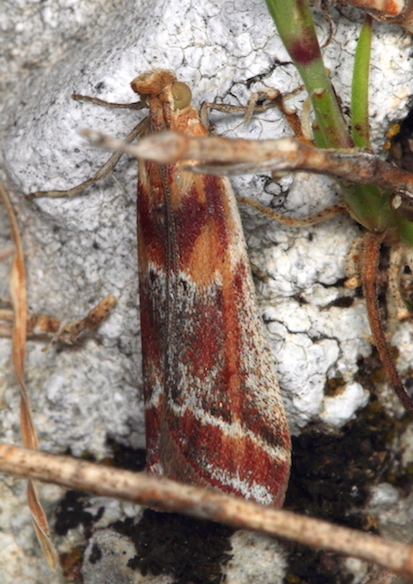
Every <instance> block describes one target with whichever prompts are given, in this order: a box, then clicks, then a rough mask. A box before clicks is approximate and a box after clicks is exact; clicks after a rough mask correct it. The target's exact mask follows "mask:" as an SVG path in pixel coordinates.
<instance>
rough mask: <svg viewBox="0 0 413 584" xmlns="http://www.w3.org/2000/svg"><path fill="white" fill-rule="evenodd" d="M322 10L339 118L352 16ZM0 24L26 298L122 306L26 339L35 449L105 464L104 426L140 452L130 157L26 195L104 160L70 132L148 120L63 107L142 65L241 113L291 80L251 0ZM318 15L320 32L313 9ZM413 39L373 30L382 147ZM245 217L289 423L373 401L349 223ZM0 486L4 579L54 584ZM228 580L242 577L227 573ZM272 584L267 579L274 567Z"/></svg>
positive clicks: (42, 304)
mask: <svg viewBox="0 0 413 584" xmlns="http://www.w3.org/2000/svg"><path fill="white" fill-rule="evenodd" d="M333 19H334V22H335V26H336V30H335V32H334V35H333V40H332V41H331V42H330V44H329V45H328V46H327V47H326V48H325V49H324V54H325V62H326V66H327V67H328V68H329V70H330V72H331V76H332V80H333V83H334V85H335V89H336V91H337V93H338V95H339V96H340V98H341V99H342V102H343V107H344V110H346V108H347V106H348V102H349V92H350V83H351V70H352V61H353V55H354V49H355V42H356V38H357V35H358V30H359V26H360V22H361V18H360V13H358V12H357V11H352V10H349V11H347V12H345V13H344V14H339V13H338V12H335V11H333ZM0 22H1V23H2V24H1V33H0V38H1V39H2V43H1V45H2V49H1V52H0V91H1V99H0V108H1V110H2V111H1V113H2V115H1V122H0V123H1V126H0V131H1V132H2V153H1V157H2V158H1V171H2V175H3V177H4V178H7V180H8V185H9V187H10V189H11V192H12V195H13V201H14V203H15V205H16V209H17V210H18V213H19V220H20V224H21V227H22V231H23V237H24V245H25V251H26V258H27V270H28V286H29V302H30V308H31V309H32V310H33V311H35V312H39V313H40V312H43V313H47V314H50V315H53V316H57V317H59V318H62V319H68V320H74V319H76V318H81V317H82V316H84V315H85V313H86V312H87V311H88V310H89V309H90V308H91V307H92V306H93V305H95V304H96V303H97V302H98V301H99V300H100V299H101V298H103V297H104V296H105V295H106V294H109V293H111V294H114V295H115V296H116V297H117V300H118V304H117V306H116V308H115V309H114V310H113V312H112V314H111V315H110V317H109V318H108V320H107V322H105V323H104V324H103V325H102V326H101V327H100V329H99V331H98V333H97V334H96V335H95V336H94V337H93V338H92V339H90V340H88V341H87V343H86V344H85V345H84V346H82V347H81V348H79V349H69V350H63V351H60V352H59V351H57V350H56V348H55V347H54V346H52V347H51V348H49V350H48V351H47V352H43V351H42V349H43V348H44V345H40V344H36V343H29V345H28V359H27V381H28V387H29V389H30V393H31V397H32V400H33V410H34V414H35V422H36V425H37V428H38V431H39V435H40V442H41V447H42V448H43V449H45V450H49V451H51V452H56V453H61V452H64V451H66V450H68V449H70V451H71V452H72V453H73V454H75V455H81V454H82V453H83V452H89V453H91V454H93V455H94V456H95V457H96V458H98V459H99V458H102V457H103V456H105V455H106V454H107V452H108V451H107V446H106V440H107V437H108V436H109V437H111V438H113V439H115V440H116V441H118V442H121V443H123V444H126V445H128V446H133V447H139V446H143V445H144V428H143V413H142V399H141V393H140V388H141V366H140V339H139V318H138V307H137V294H138V291H137V278H136V270H137V265H136V251H135V247H136V244H135V190H136V186H135V179H136V161H134V160H127V159H125V160H123V161H122V162H121V163H120V164H119V165H118V167H117V169H116V172H115V174H116V180H115V177H109V178H108V179H106V180H104V181H102V182H101V183H98V184H96V185H95V186H93V187H91V188H90V189H89V190H88V191H87V193H86V194H85V195H83V196H80V197H77V198H74V199H69V200H68V199H54V200H51V199H50V200H47V199H42V200H38V201H35V202H32V203H28V202H27V201H24V200H23V196H24V195H25V194H27V193H29V192H31V191H34V190H39V189H40V190H45V189H49V188H50V189H51V188H53V189H59V188H60V189H63V188H69V187H71V186H74V185H76V184H77V183H79V182H81V181H82V180H84V179H86V178H88V177H89V176H90V175H91V174H92V173H93V172H94V171H96V170H97V169H98V168H99V167H100V165H101V164H102V163H103V162H104V161H105V160H106V159H107V157H108V155H107V154H105V153H102V152H100V151H96V150H95V149H94V148H92V147H90V146H89V145H88V144H87V143H85V141H84V140H83V139H82V138H81V137H80V135H79V130H81V129H82V128H86V127H88V128H94V129H101V130H104V131H105V132H106V133H108V134H111V135H115V136H117V137H123V136H125V135H126V134H127V133H128V131H130V129H131V128H132V127H133V126H134V125H135V124H136V123H137V120H138V119H140V117H142V115H143V114H141V113H140V112H139V113H136V112H132V111H127V110H125V111H120V112H119V110H118V111H116V110H110V109H106V108H100V107H98V106H95V105H92V104H87V103H81V102H75V101H73V100H72V99H71V97H70V96H71V94H72V93H73V92H76V93H80V94H84V95H90V96H96V97H99V98H101V99H104V100H107V101H113V102H131V101H134V100H135V97H136V96H135V95H134V94H133V92H132V90H131V89H130V87H129V83H130V81H131V80H132V79H133V78H134V77H135V76H136V75H138V74H139V73H141V72H143V71H145V70H147V69H151V68H154V67H161V68H168V69H172V70H174V71H175V72H176V74H177V75H178V77H179V78H180V79H181V80H182V81H185V82H186V83H188V84H189V85H190V86H191V87H192V90H193V100H194V103H195V104H196V105H200V104H201V102H203V101H205V100H206V101H214V100H215V101H217V102H219V103H222V102H225V103H234V104H241V105H244V104H245V103H246V102H247V100H248V98H249V96H250V95H251V93H252V92H253V91H258V90H260V89H263V88H266V87H269V88H273V87H276V88H278V89H280V90H282V91H283V92H288V91H290V90H292V89H295V88H296V87H297V86H298V85H300V80H299V78H298V74H297V73H296V71H295V69H294V67H293V65H292V64H291V63H290V60H289V57H288V55H287V53H286V52H285V50H284V48H283V47H282V44H281V41H280V40H279V38H278V36H277V34H276V33H275V30H274V25H273V23H272V21H271V19H270V17H269V15H268V13H267V10H266V7H265V4H264V2H263V1H261V0H260V1H259V0H253V1H252V2H249V3H248V5H243V6H241V7H240V6H238V5H236V4H235V3H234V2H232V1H227V2H222V1H220V0H213V1H211V0H207V1H206V2H203V3H198V2H193V1H192V0H178V1H174V2H172V1H170V0H141V1H139V0H136V1H135V0H122V1H120V2H116V3H113V2H112V1H108V0H100V1H97V0H88V1H85V2H82V3H78V2H73V1H72V0H60V1H59V2H55V1H52V0H46V2H41V3H40V2H30V3H28V2H26V3H24V2H17V1H15V2H12V3H8V4H7V5H5V4H3V5H1V6H0ZM317 22H318V30H319V33H320V37H321V39H322V40H323V39H326V38H327V34H328V27H327V24H326V23H325V22H324V21H323V19H322V17H321V15H319V16H318V20H317ZM411 48H412V47H411V37H410V36H408V35H407V34H405V33H403V31H401V30H400V29H398V28H397V27H390V26H386V25H381V26H376V27H375V38H374V44H373V54H372V63H373V66H372V73H371V119H372V136H373V141H374V145H375V147H377V149H379V148H380V147H381V146H382V144H383V134H384V131H385V130H386V128H387V125H388V123H389V121H392V120H394V119H397V118H400V117H402V116H403V115H405V114H406V112H407V107H408V96H409V95H411V93H412V88H413V74H412V72H411V69H412V68H411V58H410V54H411ZM384 80H385V83H384ZM304 98H305V95H304V93H303V92H302V93H300V94H298V95H297V96H295V97H294V98H293V99H291V100H290V101H289V102H288V104H289V105H290V104H291V107H296V108H301V106H302V102H303V100H304ZM211 119H212V122H213V123H214V124H216V126H217V131H218V132H219V133H222V134H226V135H229V136H240V137H252V138H269V137H272V138H274V137H280V136H282V135H284V134H285V133H286V132H288V128H287V125H286V122H285V120H284V119H283V118H282V116H281V115H280V113H279V112H278V110H276V109H274V110H270V111H268V112H266V113H265V114H260V115H257V116H255V117H254V118H253V120H252V121H251V122H250V123H249V125H248V126H244V125H243V121H242V117H240V116H228V115H226V114H221V113H220V114H218V113H214V112H213V113H212V114H211ZM234 188H235V190H236V191H237V192H239V193H240V194H243V195H247V196H252V197H257V198H258V199H259V200H260V201H261V202H263V203H265V204H270V205H271V206H273V207H274V208H276V209H277V210H280V211H282V212H285V213H286V214H290V215H293V216H295V217H301V216H307V215H308V214H311V213H314V212H315V211H318V210H320V208H324V207H326V206H328V205H329V204H331V203H332V202H334V201H335V200H336V197H337V189H336V187H335V185H334V183H333V182H332V181H331V180H328V179H325V178H324V177H315V176H308V175H304V174H298V175H296V176H295V177H291V176H287V177H284V178H283V179H281V180H279V181H278V182H276V181H273V180H272V179H271V178H270V177H269V176H264V175H258V176H256V175H254V176H247V177H241V178H238V179H236V180H234ZM242 211H243V218H244V220H245V230H246V238H247V242H248V246H249V249H250V253H251V260H252V262H253V264H254V265H255V266H258V268H259V269H260V270H261V271H262V272H263V273H264V274H265V275H266V276H268V277H267V278H265V281H264V280H263V279H261V280H260V279H257V291H258V297H259V303H260V307H261V310H262V314H263V318H264V320H265V322H266V324H267V328H268V333H269V338H270V342H271V346H272V349H273V352H274V358H275V360H276V362H277V368H278V372H279V380H280V384H281V387H282V391H283V396H284V399H285V404H286V408H287V411H288V415H289V420H290V423H291V428H292V430H293V432H295V433H298V432H299V431H300V429H301V428H303V427H304V426H305V425H306V424H307V423H309V422H314V423H321V424H323V425H325V424H327V425H328V426H330V427H332V428H339V427H341V426H342V425H343V424H344V423H345V422H346V421H348V420H349V419H350V418H351V417H352V416H353V415H354V413H355V411H356V410H357V408H359V407H361V406H362V405H364V404H365V403H366V401H367V399H368V395H367V392H366V391H365V389H364V388H363V387H362V386H361V385H360V384H359V383H357V382H355V381H354V377H353V376H354V374H355V373H356V372H357V359H358V358H359V357H360V356H367V355H369V353H370V350H371V348H370V345H369V342H368V340H367V338H366V334H368V324H367V319H366V314H365V308H364V303H363V301H362V299H360V298H359V297H356V298H355V299H354V302H353V304H352V305H351V306H350V307H345V308H343V307H340V306H339V305H338V302H337V301H338V299H340V298H341V297H342V296H353V292H351V291H348V290H344V288H343V287H341V286H339V285H337V282H340V281H342V280H343V279H344V277H345V270H344V264H345V258H346V253H347V251H348V247H349V244H350V243H351V241H352V240H353V239H354V238H355V237H356V236H357V235H358V234H359V232H360V230H359V228H358V226H357V225H355V224H354V222H352V221H351V219H349V218H348V217H346V216H340V217H337V218H334V219H331V220H329V221H327V222H325V223H322V224H319V225H316V226H312V227H306V228H299V229H291V228H287V227H284V226H281V225H278V224H275V223H274V222H272V221H270V220H268V218H266V217H262V216H259V215H257V213H256V212H255V211H252V210H250V209H243V210H242ZM0 220H1V227H2V229H1V244H2V246H3V245H4V246H5V245H7V244H8V236H7V233H8V228H7V223H6V221H5V219H4V217H0ZM1 269H2V270H3V272H2V276H3V277H2V278H1V282H2V283H1V287H2V288H1V294H2V296H7V294H8V293H7V287H6V274H7V269H8V264H5V265H4V266H2V267H1ZM398 334H399V335H402V339H403V345H402V349H401V350H402V358H403V360H402V363H403V366H404V367H405V369H407V368H408V367H409V361H408V343H409V341H411V335H412V333H411V331H410V330H409V326H408V325H405V326H404V327H403V328H402V329H401V332H399V333H398ZM9 354H10V343H9V341H8V340H1V343H0V359H1V363H2V365H3V368H2V373H1V378H0V382H1V405H2V409H1V410H0V427H1V436H2V440H5V441H9V442H15V443H19V441H20V436H19V431H18V403H19V393H18V388H17V386H16V384H15V382H14V380H13V375H12V373H11V371H10V363H9V360H10V359H9ZM328 378H330V379H331V378H342V380H343V384H344V387H343V391H342V392H341V394H340V395H338V396H337V397H336V398H334V397H325V386H326V381H327V379H328ZM0 489H1V492H2V512H1V515H0V550H1V551H0V573H1V574H2V578H1V580H2V582H3V584H8V583H11V582H13V583H18V584H23V583H24V584H26V583H27V584H32V583H34V582H42V583H43V584H49V583H50V584H51V583H54V582H57V581H59V576H58V575H54V574H51V573H50V572H49V571H48V569H47V568H46V567H45V566H44V563H43V560H42V559H41V558H40V551H39V548H38V545H37V543H36V541H35V538H34V535H33V530H32V527H31V522H30V518H29V514H28V511H27V508H26V505H25V489H24V486H23V484H22V483H21V482H20V481H15V480H13V479H11V478H10V477H4V478H2V480H1V482H0ZM42 495H43V498H44V500H45V502H46V507H47V508H48V509H52V508H53V505H54V504H55V502H56V500H57V499H58V497H59V496H60V495H61V491H60V490H59V489H58V488H56V487H45V488H42ZM72 543H73V542H72ZM61 545H62V549H63V548H65V549H66V548H69V547H70V545H69V544H67V543H66V544H63V543H62V544H61ZM281 563H282V562H281ZM119 570H121V568H119ZM122 577H123V576H122ZM240 578H241V577H240ZM255 578H258V576H256V575H255V576H254V581H258V579H255ZM262 578H264V576H262ZM98 581H103V576H102V580H99V579H98ZM118 581H123V580H118ZM126 581H127V580H126ZM235 581H236V582H241V579H238V576H237V578H235V579H234V580H230V579H229V580H228V582H235ZM259 581H262V582H265V579H262V580H259ZM268 581H271V582H272V581H274V580H273V579H271V574H270V575H269V580H268Z"/></svg>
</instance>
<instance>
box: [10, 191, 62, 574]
mask: <svg viewBox="0 0 413 584" xmlns="http://www.w3.org/2000/svg"><path fill="white" fill-rule="evenodd" d="M0 196H1V198H2V200H3V203H4V205H5V207H6V210H7V214H8V217H9V221H10V226H11V234H12V240H13V244H14V247H15V252H14V256H13V261H12V266H11V274H10V293H11V298H12V304H13V310H14V323H13V335H12V359H13V366H14V372H15V375H16V378H17V381H18V383H19V386H20V392H21V400H20V427H21V433H22V441H23V444H24V446H27V447H28V448H34V449H37V448H38V440H37V434H36V430H35V427H34V424H33V419H32V410H31V406H30V400H29V396H28V393H27V389H26V385H25V382H24V365H25V359H26V331H27V299H26V273H25V266H24V255H23V247H22V242H21V238H20V233H19V227H18V225H17V220H16V216H15V214H14V210H13V207H12V204H11V202H10V199H9V197H8V194H7V192H6V190H5V189H4V187H3V185H1V184H0ZM27 496H28V503H29V508H30V511H31V513H32V517H33V522H34V526H35V530H36V534H37V537H38V539H39V542H40V545H41V546H42V549H43V551H44V554H45V557H46V559H47V562H48V564H49V566H50V567H51V568H53V569H54V568H56V566H57V555H56V552H55V549H54V547H53V544H52V542H51V541H50V538H49V525H48V522H47V518H46V514H45V512H44V510H43V507H42V506H41V504H40V501H39V498H38V495H37V491H36V487H35V485H34V483H33V482H32V481H31V480H29V484H28V491H27Z"/></svg>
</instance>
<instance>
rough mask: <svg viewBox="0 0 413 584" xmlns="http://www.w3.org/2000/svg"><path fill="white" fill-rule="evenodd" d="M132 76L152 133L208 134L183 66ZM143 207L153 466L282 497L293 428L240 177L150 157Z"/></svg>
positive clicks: (243, 492)
mask: <svg viewBox="0 0 413 584" xmlns="http://www.w3.org/2000/svg"><path fill="white" fill-rule="evenodd" d="M131 85H132V88H133V89H134V91H136V92H137V93H139V94H140V95H141V96H142V97H143V99H144V100H145V102H146V104H147V105H148V108H149V117H148V125H147V129H146V132H145V133H147V134H152V133H154V132H157V131H161V130H175V131H178V132H183V133H185V134H189V135H192V136H203V135H207V133H208V132H207V130H206V128H205V127H204V126H203V125H202V123H201V122H200V119H199V116H198V113H197V111H196V110H195V108H193V107H192V106H191V105H190V92H189V89H188V88H187V86H185V85H184V84H182V83H180V82H177V81H176V78H175V76H174V74H173V73H171V72H169V71H158V70H154V71H149V72H147V73H144V74H143V75H140V76H139V77H137V78H136V79H135V80H134V81H133V82H132V84H131ZM182 94H183V97H182ZM137 206H138V249H139V264H140V276H139V277H140V303H141V307H140V311H141V326H142V344H143V369H144V396H145V403H146V425H147V448H148V469H149V470H150V471H151V472H155V473H157V474H164V475H166V476H168V477H170V478H176V479H178V480H182V481H185V482H191V483H194V484H198V485H206V486H211V487H215V488H218V489H220V490H221V491H224V492H227V493H233V494H236V495H238V496H242V497H245V498H247V499H252V500H255V501H257V502H260V503H266V504H273V505H278V506H281V505H282V503H283V500H284V494H285V490H286V486H287V481H288V475H289V466H290V437H289V432H288V426H287V422H286V418H285V413H284V409H283V405H282V400H281V396H280V391H279V387H278V383H277V380H276V376H275V366H274V362H273V357H272V355H271V352H270V350H269V347H268V343H267V340H266V337H265V331H264V329H263V325H262V322H261V318H260V315H259V312H258V309H257V305H256V299H255V292H254V286H253V281H252V277H251V272H250V267H249V262H248V257H247V253H246V244H245V240H244V236H243V232H242V226H241V222H240V217H239V213H238V209H237V206H236V201H235V197H234V194H233V192H232V190H231V187H230V184H229V182H228V180H227V179H225V178H221V177H215V176H209V175H195V174H193V173H192V172H190V171H188V170H185V171H184V170H183V169H182V168H181V166H180V164H179V163H176V164H170V165H158V164H156V163H153V162H146V161H140V162H139V179H138V203H137Z"/></svg>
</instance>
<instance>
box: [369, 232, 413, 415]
mask: <svg viewBox="0 0 413 584" xmlns="http://www.w3.org/2000/svg"><path fill="white" fill-rule="evenodd" d="M382 240H383V234H380V233H366V235H365V238H364V254H363V269H362V278H363V289H364V297H365V299H366V306H367V314H368V318H369V324H370V329H371V332H372V336H373V341H374V345H375V347H376V349H377V352H378V354H379V357H380V361H381V362H382V365H383V367H384V370H385V371H386V374H387V376H388V378H389V381H390V383H391V385H392V386H393V389H394V391H395V393H396V395H397V397H398V398H399V399H400V401H401V402H402V404H403V407H404V408H405V409H406V410H407V411H408V412H409V413H410V414H413V400H412V399H411V398H410V397H409V395H408V394H407V393H406V390H405V388H404V385H403V382H402V380H401V379H400V376H399V374H398V372H397V369H396V366H395V364H394V360H393V358H392V356H391V354H390V349H389V346H388V344H387V340H386V335H385V333H384V330H383V327H382V324H381V318H380V313H379V304H378V300H377V289H376V287H377V272H378V265H379V259H380V247H381V243H382Z"/></svg>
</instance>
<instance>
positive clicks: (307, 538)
mask: <svg viewBox="0 0 413 584" xmlns="http://www.w3.org/2000/svg"><path fill="white" fill-rule="evenodd" d="M0 471H2V472H7V473H10V474H13V475H16V476H21V477H24V478H27V477H32V478H35V479H37V480H41V481H45V482H51V483H55V484H58V485H61V486H63V487H67V488H72V489H79V490H88V491H91V492H93V493H97V494H99V495H102V496H108V497H116V498H118V499H123V500H126V501H133V502H135V503H141V504H146V505H149V506H152V507H156V508H163V509H164V510H166V511H180V512H182V513H186V514H188V515H193V516H196V517H200V518H203V519H211V520H213V521H220V522H222V523H227V524H229V525H232V526H233V527H236V528H242V529H252V530H255V531H260V532H262V533H267V534H268V535H271V536H275V537H284V538H288V539H292V540H294V541H297V542H300V543H303V544H305V545H310V546H313V547H317V548H324V549H327V550H331V551H335V552H337V553H340V554H343V555H349V556H353V557H357V558H360V559H362V560H365V561H368V562H375V563H377V564H379V565H381V566H384V567H385V568H387V569H388V570H391V571H393V572H396V573H397V574H400V575H403V576H405V577H407V578H408V579H409V580H410V581H413V546H411V545H408V544H404V543H398V542H394V541H387V540H385V539H383V538H381V537H377V536H373V535H369V534H366V533H362V532H359V531H355V530H354V529H349V528H346V527H340V526H337V525H333V524H331V523H327V522H326V521H322V520H319V519H313V518H311V517H305V516H303V515H297V514H295V513H291V512H289V511H283V510H282V509H275V508H273V507H270V506H264V505H258V504H256V503H252V502H250V501H245V500H243V499H239V498H236V497H231V496H229V495H223V494H222V493H219V492H217V491H213V490H207V489H202V488H200V487H193V486H190V485H185V484H181V483H177V482H176V481H171V480H168V479H164V478H159V477H156V476H149V475H146V474H145V473H133V472H130V471H125V470H119V469H114V468H111V467H110V468H109V467H105V466H101V465H98V464H94V463H90V462H85V461H83V460H76V459H74V458H70V457H68V456H57V455H54V454H48V453H46V452H41V451H39V450H36V451H35V450H28V449H26V448H19V447H17V446H12V445H10V444H0Z"/></svg>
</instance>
